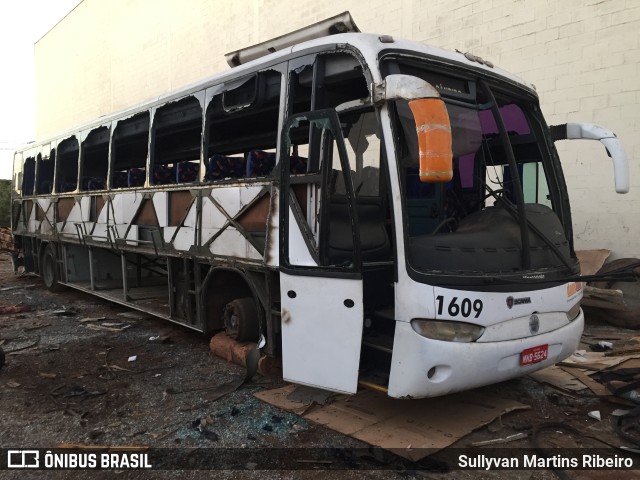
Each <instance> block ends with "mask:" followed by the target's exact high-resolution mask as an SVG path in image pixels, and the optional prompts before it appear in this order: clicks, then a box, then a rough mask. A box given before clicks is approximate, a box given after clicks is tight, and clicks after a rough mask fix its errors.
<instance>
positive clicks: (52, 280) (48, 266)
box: [42, 245, 64, 292]
mask: <svg viewBox="0 0 640 480" xmlns="http://www.w3.org/2000/svg"><path fill="white" fill-rule="evenodd" d="M59 280H60V278H59V276H58V259H57V256H56V252H55V250H54V249H53V247H52V246H51V245H47V248H45V250H44V253H43V254H42V281H43V282H44V285H45V287H47V288H48V289H49V290H50V291H51V292H60V291H62V290H64V286H63V285H60V283H58V282H59Z"/></svg>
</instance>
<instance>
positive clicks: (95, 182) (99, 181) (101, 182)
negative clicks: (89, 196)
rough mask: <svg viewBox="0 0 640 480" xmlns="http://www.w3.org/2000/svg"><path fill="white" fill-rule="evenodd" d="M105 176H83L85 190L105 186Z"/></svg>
mask: <svg viewBox="0 0 640 480" xmlns="http://www.w3.org/2000/svg"><path fill="white" fill-rule="evenodd" d="M105 184H106V182H105V179H104V178H96V177H82V189H83V190H102V189H103V188H104V187H105Z"/></svg>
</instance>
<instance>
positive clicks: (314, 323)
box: [280, 110, 364, 393]
mask: <svg viewBox="0 0 640 480" xmlns="http://www.w3.org/2000/svg"><path fill="white" fill-rule="evenodd" d="M281 141H282V144H281V149H280V151H281V152H282V165H281V190H280V191H281V194H280V228H281V230H280V232H281V237H280V292H281V294H280V296H281V305H282V362H283V377H284V379H285V380H289V381H292V382H296V383H300V384H305V385H311V386H315V387H319V388H323V389H327V390H333V391H338V392H344V393H355V392H356V390H357V386H358V367H359V361H360V347H361V342H362V329H363V317H364V313H363V288H362V275H361V262H360V248H359V245H360V240H359V233H358V230H357V228H356V224H357V218H356V211H355V207H354V202H353V199H354V189H353V184H352V180H351V172H350V169H349V162H348V158H347V153H346V148H345V143H344V139H343V136H342V132H341V129H340V123H339V119H338V115H337V114H336V112H335V111H334V110H318V111H315V112H311V113H306V114H300V115H296V116H294V117H292V118H290V119H289V120H288V121H287V122H286V124H285V127H284V128H283V134H282V139H281Z"/></svg>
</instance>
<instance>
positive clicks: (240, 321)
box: [223, 297, 258, 342]
mask: <svg viewBox="0 0 640 480" xmlns="http://www.w3.org/2000/svg"><path fill="white" fill-rule="evenodd" d="M223 318H224V328H225V332H226V333H227V335H228V336H229V337H230V338H232V339H234V340H236V341H238V342H256V341H257V340H258V309H257V308H256V302H255V301H254V300H253V298H251V297H244V298H236V299H235V300H233V301H232V302H229V303H227V305H226V306H225V307H224V314H223Z"/></svg>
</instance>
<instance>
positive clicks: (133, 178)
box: [127, 168, 145, 187]
mask: <svg viewBox="0 0 640 480" xmlns="http://www.w3.org/2000/svg"><path fill="white" fill-rule="evenodd" d="M144 177H145V169H144V168H132V169H130V170H129V173H128V174H127V185H128V186H129V187H141V186H142V185H144V180H145V179H144Z"/></svg>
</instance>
